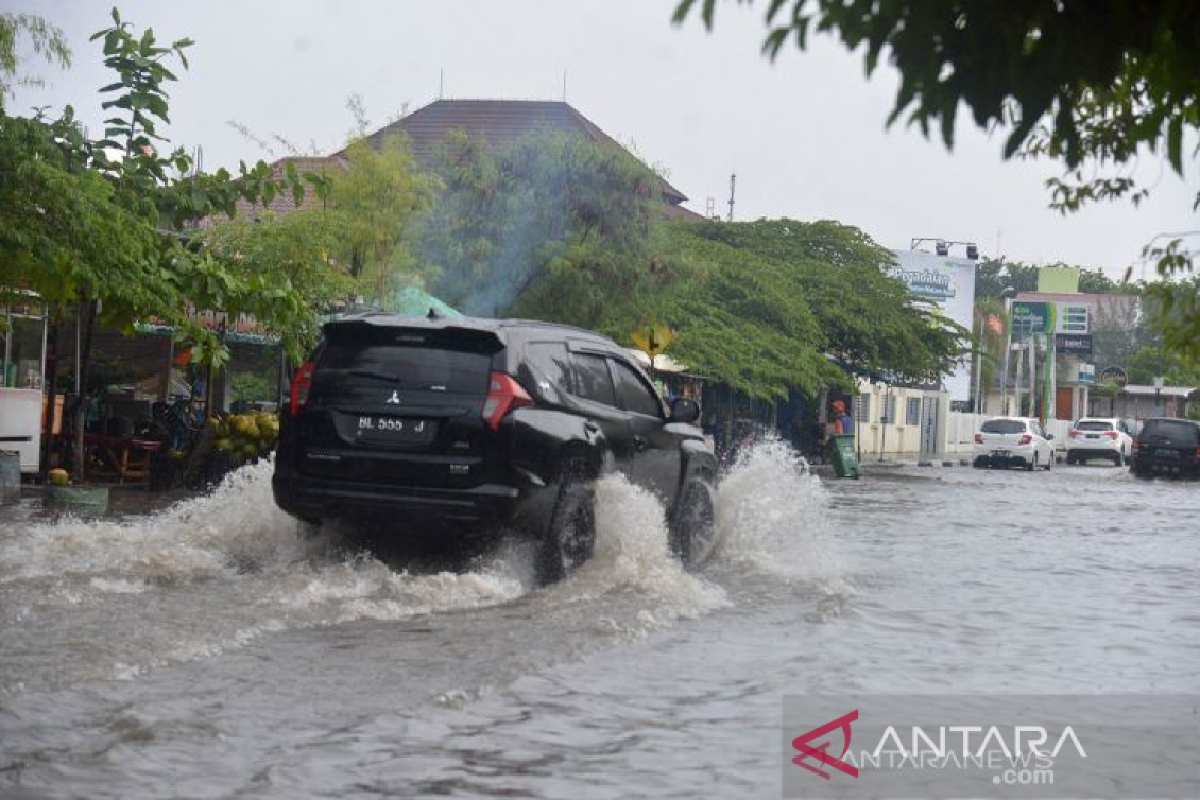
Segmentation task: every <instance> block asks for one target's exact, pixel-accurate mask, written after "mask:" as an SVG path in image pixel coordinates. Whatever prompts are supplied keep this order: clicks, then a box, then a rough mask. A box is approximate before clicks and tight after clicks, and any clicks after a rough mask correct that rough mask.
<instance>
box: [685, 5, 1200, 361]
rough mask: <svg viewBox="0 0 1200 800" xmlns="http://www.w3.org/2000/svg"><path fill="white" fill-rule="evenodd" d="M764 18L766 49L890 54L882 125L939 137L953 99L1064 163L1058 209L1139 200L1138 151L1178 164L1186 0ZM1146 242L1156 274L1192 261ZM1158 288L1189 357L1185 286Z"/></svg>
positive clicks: (1193, 333)
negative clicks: (822, 36) (834, 46)
mask: <svg viewBox="0 0 1200 800" xmlns="http://www.w3.org/2000/svg"><path fill="white" fill-rule="evenodd" d="M739 2H752V0H739ZM716 6H717V0H680V2H679V3H678V4H677V6H676V10H675V20H676V22H682V21H683V20H685V19H687V18H688V17H689V16H690V15H691V14H692V12H693V11H695V10H696V9H699V13H700V16H701V17H702V19H703V21H704V24H705V25H706V26H708V27H709V28H711V27H712V25H713V22H714V15H715V11H716ZM766 24H767V28H768V31H767V33H766V38H765V40H764V43H763V49H764V52H766V53H767V54H768V55H769V56H771V57H774V56H776V55H777V54H778V53H779V52H780V51H781V50H782V49H783V48H784V46H785V45H786V44H787V43H788V42H789V41H790V42H794V43H795V44H796V45H797V46H798V47H800V48H801V49H804V48H805V47H806V46H807V44H808V39H809V34H810V33H811V32H813V31H816V32H822V33H829V34H833V35H836V36H837V37H838V38H840V40H841V41H842V43H843V44H844V45H845V46H846V47H847V48H849V49H851V50H855V49H857V48H859V47H862V48H863V50H864V53H865V61H866V68H867V72H868V74H870V73H872V72H874V71H875V69H876V68H877V67H878V65H879V64H880V61H881V58H883V59H885V60H886V61H887V63H890V64H893V65H894V66H895V67H896V68H897V70H898V71H899V73H900V87H899V90H898V91H897V94H896V98H895V102H894V104H893V107H892V111H891V114H890V117H889V124H891V123H894V122H895V121H896V120H898V119H900V118H904V119H906V120H907V121H908V122H909V123H910V124H916V125H918V126H919V127H920V128H921V130H922V131H924V132H925V133H926V134H928V133H929V131H930V129H931V127H936V128H937V129H938V130H940V132H941V136H942V139H943V140H944V141H945V143H946V144H947V146H952V145H953V140H954V127H955V120H956V118H957V115H958V113H959V110H960V109H965V110H966V111H968V112H969V113H970V114H971V116H972V118H973V120H974V121H975V123H976V124H977V125H978V126H980V127H981V128H984V129H987V130H989V131H991V130H993V129H996V128H1003V129H1007V130H1008V136H1007V140H1006V142H1005V146H1004V154H1005V156H1006V157H1011V156H1014V155H1020V156H1022V157H1025V158H1047V159H1050V160H1052V161H1054V162H1056V163H1058V164H1060V165H1061V167H1062V168H1063V174H1062V176H1061V177H1059V178H1053V179H1051V180H1049V181H1048V182H1047V184H1048V187H1049V189H1050V205H1051V207H1053V208H1056V209H1058V210H1060V211H1063V212H1070V211H1073V210H1076V209H1078V208H1080V207H1081V206H1082V205H1084V204H1085V203H1089V202H1094V201H1097V200H1114V199H1122V198H1125V199H1129V200H1131V201H1132V202H1134V203H1137V202H1139V201H1140V200H1141V199H1142V198H1144V197H1145V196H1146V194H1147V192H1148V189H1146V188H1145V187H1139V186H1138V185H1137V184H1136V182H1135V181H1134V179H1133V177H1132V170H1131V166H1132V165H1133V164H1134V163H1135V162H1136V160H1137V159H1138V157H1139V155H1140V154H1143V153H1147V152H1149V153H1154V154H1157V155H1159V156H1161V157H1163V158H1165V159H1166V161H1167V162H1168V163H1169V164H1170V167H1171V169H1172V170H1173V171H1175V172H1176V173H1178V174H1180V175H1182V174H1183V171H1184V162H1185V142H1184V140H1185V139H1186V138H1187V136H1188V135H1192V136H1193V139H1194V134H1195V132H1196V131H1197V129H1198V128H1200V61H1197V59H1195V57H1194V55H1193V51H1194V46H1193V45H1194V41H1195V39H1196V34H1197V16H1196V13H1195V9H1194V7H1193V6H1192V4H1190V3H1179V2H1173V1H1172V0H1150V2H1143V3H1132V2H1108V3H1099V4H1098V3H1095V2H1089V1H1088V0H1058V2H1054V3H1049V2H1043V1H1042V0H1015V1H1014V2H1006V3H976V4H970V5H967V4H963V3H961V2H959V1H958V0H920V1H919V2H917V1H916V0H908V1H905V0H895V1H893V2H878V0H812V1H811V2H810V0H770V2H769V3H768V4H767V12H766ZM1192 146H1193V147H1196V146H1200V145H1195V144H1193V145H1192ZM1195 153H1196V151H1195V150H1193V151H1192V155H1193V157H1194V155H1195ZM1197 205H1200V194H1198V195H1197ZM1145 255H1146V256H1148V257H1153V258H1155V259H1157V261H1158V268H1159V272H1160V274H1161V275H1164V276H1165V275H1170V274H1172V273H1177V272H1190V271H1191V270H1192V269H1193V267H1194V262H1193V259H1192V257H1191V255H1190V253H1189V252H1188V251H1187V250H1186V249H1184V248H1183V246H1182V243H1181V242H1180V241H1179V240H1176V241H1173V242H1170V243H1169V244H1168V245H1166V246H1165V247H1162V248H1153V249H1152V248H1149V247H1147V250H1146V253H1145ZM1155 291H1156V292H1157V294H1158V296H1159V299H1160V300H1161V301H1162V303H1163V305H1164V307H1165V308H1169V309H1170V314H1169V315H1168V316H1167V317H1166V319H1165V320H1164V324H1166V325H1167V326H1168V327H1169V330H1168V331H1167V335H1166V341H1167V343H1168V346H1170V347H1176V348H1178V349H1179V352H1180V353H1181V354H1183V355H1185V356H1186V357H1188V358H1192V359H1198V358H1200V303H1198V301H1197V298H1196V295H1195V291H1194V286H1192V285H1190V284H1188V283H1184V284H1182V285H1180V284H1175V283H1162V284H1159V285H1158V286H1157V287H1155Z"/></svg>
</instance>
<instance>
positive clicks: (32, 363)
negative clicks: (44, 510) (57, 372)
mask: <svg viewBox="0 0 1200 800" xmlns="http://www.w3.org/2000/svg"><path fill="white" fill-rule="evenodd" d="M45 370H46V314H45V309H44V308H43V307H42V306H41V305H40V304H39V303H38V302H37V298H35V297H34V296H33V295H29V297H28V299H27V301H25V302H19V301H18V302H16V303H11V304H9V305H7V306H5V307H2V308H0V450H5V451H15V452H17V453H18V454H19V458H20V469H21V472H37V471H38V468H39V466H40V463H41V462H40V453H41V444H42V408H43V401H42V376H43V375H44V374H45Z"/></svg>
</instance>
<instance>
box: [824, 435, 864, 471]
mask: <svg viewBox="0 0 1200 800" xmlns="http://www.w3.org/2000/svg"><path fill="white" fill-rule="evenodd" d="M829 460H830V461H832V462H833V471H834V472H836V473H837V476H838V477H839V478H854V479H855V480H858V454H857V453H856V452H855V451H854V434H853V433H838V434H835V435H833V436H830V437H829Z"/></svg>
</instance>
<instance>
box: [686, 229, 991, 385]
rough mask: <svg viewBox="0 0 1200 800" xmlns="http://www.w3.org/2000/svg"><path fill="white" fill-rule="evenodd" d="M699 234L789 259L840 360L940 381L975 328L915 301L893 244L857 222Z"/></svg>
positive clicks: (793, 275) (783, 261)
mask: <svg viewBox="0 0 1200 800" xmlns="http://www.w3.org/2000/svg"><path fill="white" fill-rule="evenodd" d="M691 230H693V231H694V232H695V233H696V234H697V235H699V236H701V237H704V238H706V239H710V240H713V241H719V242H723V243H725V244H729V245H731V246H733V247H735V248H737V249H738V250H741V251H744V252H747V253H752V254H754V255H756V256H760V257H762V258H766V259H770V260H772V261H774V262H778V263H780V264H783V265H786V267H787V268H788V270H789V278H790V280H792V281H795V283H796V286H797V287H798V288H799V289H800V290H802V293H803V297H804V298H805V301H806V303H807V305H808V308H809V309H810V310H811V312H812V314H813V316H814V317H815V319H816V321H817V324H818V327H819V329H820V331H821V333H822V339H821V341H820V344H821V346H822V347H823V348H824V349H825V351H826V352H828V353H830V354H831V355H833V356H835V357H836V358H837V359H838V360H839V361H841V362H842V363H844V364H846V365H849V366H851V367H854V368H857V369H859V370H861V371H863V372H866V373H887V374H889V375H891V376H894V377H895V378H897V379H906V380H915V381H921V380H937V379H939V378H940V377H941V376H942V375H943V374H945V373H946V372H948V371H950V370H951V369H952V368H953V365H954V363H955V361H957V359H958V358H959V357H960V355H961V353H962V350H963V344H964V343H965V342H966V341H968V340H969V338H970V332H969V331H967V330H965V329H963V328H960V327H959V326H957V325H955V324H953V323H951V322H949V321H948V320H945V319H944V318H942V317H941V316H940V315H939V314H938V313H936V312H935V311H933V310H931V309H927V308H925V307H923V306H921V305H920V304H916V303H914V302H913V298H912V295H911V294H910V293H909V291H908V287H906V286H905V285H904V284H903V283H902V282H900V281H899V280H896V279H895V278H893V277H891V275H889V274H888V268H890V266H891V265H892V264H893V263H894V258H893V256H892V253H891V251H890V250H888V249H886V248H884V247H881V246H880V245H878V244H876V243H875V242H874V241H872V240H871V238H870V237H869V236H867V235H866V234H865V233H863V232H862V231H861V230H859V229H858V228H855V227H852V226H849V225H843V224H841V223H837V222H829V221H825V222H807V223H806V222H799V221H796V220H790V219H779V220H759V221H757V222H746V223H712V222H709V223H701V224H698V225H695V226H692V228H691Z"/></svg>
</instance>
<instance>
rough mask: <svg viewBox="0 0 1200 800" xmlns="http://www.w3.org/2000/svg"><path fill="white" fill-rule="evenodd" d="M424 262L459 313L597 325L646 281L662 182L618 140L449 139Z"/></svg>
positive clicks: (545, 136) (540, 136) (539, 136)
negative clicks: (491, 142)
mask: <svg viewBox="0 0 1200 800" xmlns="http://www.w3.org/2000/svg"><path fill="white" fill-rule="evenodd" d="M438 173H439V175H440V176H441V178H442V180H443V182H444V184H445V191H444V192H443V193H442V195H441V197H440V198H439V199H438V201H437V203H436V204H435V206H434V208H433V209H432V212H431V213H430V215H429V218H428V220H427V222H426V224H425V225H424V236H423V237H422V242H421V244H420V248H419V252H420V255H421V258H422V259H423V260H424V261H425V263H426V264H428V265H429V266H430V267H432V268H434V269H435V270H436V274H437V279H436V282H435V286H436V290H437V292H438V293H439V294H440V295H441V296H443V297H444V298H445V299H446V300H447V301H448V302H450V303H451V304H453V305H457V306H459V307H461V308H463V309H464V310H467V311H470V312H474V313H482V314H495V315H510V314H519V315H524V316H534V317H540V318H545V319H555V320H558V321H561V322H568V323H572V324H577V325H583V326H588V327H599V326H600V324H601V323H602V322H603V320H604V317H605V315H606V314H607V313H608V309H609V307H610V306H611V305H612V300H613V298H614V296H616V297H622V298H628V297H630V296H632V295H634V294H636V293H637V292H639V291H640V290H641V287H642V285H643V284H645V283H647V282H648V280H649V278H650V277H651V269H652V265H651V256H652V251H651V248H650V243H651V241H652V239H653V235H654V230H655V227H656V226H657V225H658V224H659V223H660V222H661V221H662V218H663V214H662V207H663V201H662V199H661V193H660V189H659V182H660V179H659V178H658V176H657V175H655V174H654V173H653V172H652V171H651V170H650V169H649V168H648V167H646V166H645V165H644V164H642V163H641V162H640V161H638V160H637V159H636V158H634V157H633V156H631V155H629V154H628V153H626V152H625V151H623V150H621V149H620V148H619V147H617V146H616V145H612V144H608V143H604V142H597V141H593V140H591V139H588V138H586V137H583V136H577V135H567V134H561V133H534V134H529V135H526V136H523V137H521V138H520V139H518V140H516V141H514V142H512V143H510V144H508V145H506V146H503V147H499V148H497V149H496V151H495V152H494V153H493V151H492V150H490V149H489V147H488V145H487V143H486V142H484V141H482V140H480V139H477V138H476V139H472V138H470V137H467V136H465V135H458V136H452V137H450V138H449V139H448V141H447V142H446V143H445V147H444V148H443V151H442V153H441V155H440V158H439V165H438Z"/></svg>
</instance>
